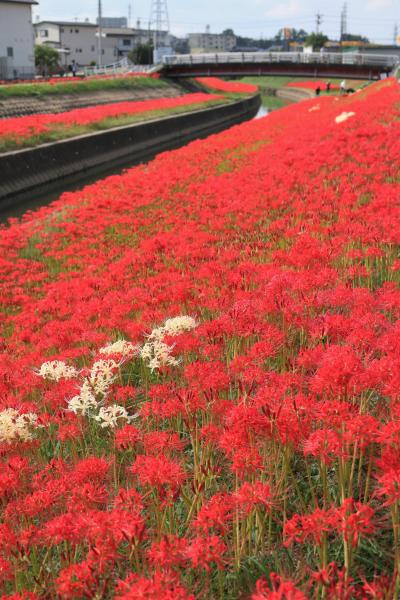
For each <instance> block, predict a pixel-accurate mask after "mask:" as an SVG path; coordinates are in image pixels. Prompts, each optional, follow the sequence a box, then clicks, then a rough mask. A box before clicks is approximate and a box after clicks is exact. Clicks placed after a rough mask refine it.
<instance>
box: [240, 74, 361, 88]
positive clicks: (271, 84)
mask: <svg viewBox="0 0 400 600" xmlns="http://www.w3.org/2000/svg"><path fill="white" fill-rule="evenodd" d="M313 79H314V78H313V77H283V76H271V77H270V76H261V77H257V76H251V77H243V78H242V79H240V81H241V82H243V83H251V84H253V85H258V87H259V88H260V90H261V91H262V90H263V89H273V90H277V89H278V88H281V87H285V85H287V84H288V83H292V82H297V81H312V80H313ZM315 79H316V80H317V81H330V82H331V83H333V84H336V85H339V84H340V82H341V81H342V79H343V78H342V79H337V78H334V77H333V78H332V77H316V78H315ZM347 83H348V87H353V88H359V87H363V86H364V85H366V84H367V83H368V81H366V80H364V79H348V80H347Z"/></svg>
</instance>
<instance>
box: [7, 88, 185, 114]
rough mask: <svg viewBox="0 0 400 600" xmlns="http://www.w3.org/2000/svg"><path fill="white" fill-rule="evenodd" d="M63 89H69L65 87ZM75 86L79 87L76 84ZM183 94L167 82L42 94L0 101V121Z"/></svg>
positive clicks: (183, 91) (174, 96) (182, 91)
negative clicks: (150, 85) (153, 85)
mask: <svg viewBox="0 0 400 600" xmlns="http://www.w3.org/2000/svg"><path fill="white" fill-rule="evenodd" d="M64 85H70V86H73V85H75V84H73V83H68V84H64ZM77 85H79V84H77ZM185 93H186V90H185V89H184V88H183V87H182V86H180V85H178V84H177V83H174V82H170V83H168V84H166V83H164V85H162V86H160V87H154V88H152V87H140V86H138V87H136V88H135V87H131V88H127V89H123V88H122V89H104V90H92V91H90V92H79V93H78V91H77V92H76V93H75V94H73V93H69V94H43V95H41V96H37V97H35V96H33V95H31V96H26V97H18V96H11V97H7V98H1V97H0V119H2V118H4V119H5V118H10V117H21V116H24V115H35V114H44V113H47V114H53V113H61V112H67V111H69V110H73V109H75V108H86V107H88V106H99V105H103V104H115V103H117V102H135V101H136V102H137V101H140V100H150V99H155V98H176V97H178V96H183V94H185Z"/></svg>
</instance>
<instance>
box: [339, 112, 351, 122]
mask: <svg viewBox="0 0 400 600" xmlns="http://www.w3.org/2000/svg"><path fill="white" fill-rule="evenodd" d="M355 114H356V113H355V112H342V113H341V114H340V115H338V116H337V117H336V119H335V123H343V121H347V119H350V118H351V117H354V115H355Z"/></svg>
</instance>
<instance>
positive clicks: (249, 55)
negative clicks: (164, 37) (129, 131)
mask: <svg viewBox="0 0 400 600" xmlns="http://www.w3.org/2000/svg"><path fill="white" fill-rule="evenodd" d="M399 60H400V59H399V56H397V55H387V54H359V53H356V52H351V53H350V52H349V53H345V52H343V53H342V52H312V53H306V52H225V53H218V54H179V55H170V56H165V57H164V58H163V64H164V65H165V66H175V65H210V64H212V65H218V64H223V65H226V64H233V63H236V64H253V63H255V64H257V63H258V64H259V63H288V62H289V63H297V64H332V65H366V66H382V67H394V66H395V65H397V64H399Z"/></svg>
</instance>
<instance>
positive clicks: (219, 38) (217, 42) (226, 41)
mask: <svg viewBox="0 0 400 600" xmlns="http://www.w3.org/2000/svg"><path fill="white" fill-rule="evenodd" d="M188 41H189V48H190V53H191V54H204V53H205V54H207V53H210V52H230V51H231V50H233V48H234V47H235V46H236V36H235V35H227V34H225V33H209V32H208V31H207V32H206V33H189V36H188Z"/></svg>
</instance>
